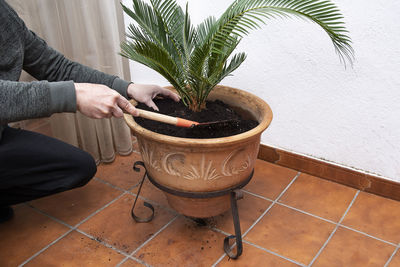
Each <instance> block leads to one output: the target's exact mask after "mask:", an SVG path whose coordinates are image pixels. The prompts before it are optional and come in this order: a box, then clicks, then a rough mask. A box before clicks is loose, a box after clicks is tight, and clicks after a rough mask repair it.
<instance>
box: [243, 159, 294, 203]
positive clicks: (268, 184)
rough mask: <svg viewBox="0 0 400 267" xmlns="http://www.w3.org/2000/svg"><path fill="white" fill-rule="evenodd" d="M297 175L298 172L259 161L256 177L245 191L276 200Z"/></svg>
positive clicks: (256, 165)
mask: <svg viewBox="0 0 400 267" xmlns="http://www.w3.org/2000/svg"><path fill="white" fill-rule="evenodd" d="M296 174H297V171H294V170H291V169H288V168H285V167H281V166H278V165H275V164H272V163H269V162H266V161H263V160H259V159H258V160H257V161H256V164H255V166H254V176H253V178H252V179H251V181H250V182H249V184H248V185H247V186H246V187H245V188H244V189H245V190H247V191H249V192H252V193H255V194H258V195H261V196H263V197H267V198H270V199H273V200H275V199H276V198H277V197H278V196H279V194H280V193H281V192H282V191H283V190H284V189H285V188H286V186H287V185H288V184H289V183H290V182H291V181H292V180H293V178H294V177H295V176H296Z"/></svg>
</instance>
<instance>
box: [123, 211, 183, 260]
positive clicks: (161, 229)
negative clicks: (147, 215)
mask: <svg viewBox="0 0 400 267" xmlns="http://www.w3.org/2000/svg"><path fill="white" fill-rule="evenodd" d="M178 217H179V215H175V217H173V218H172V219H171V220H170V221H169V222H168V223H166V224H165V225H164V226H163V227H161V228H160V229H159V230H158V231H157V232H156V233H155V234H154V235H152V236H151V237H150V238H148V239H147V240H146V241H144V242H143V243H142V244H141V245H140V246H139V247H137V248H136V249H135V250H134V251H132V252H131V253H130V254H129V256H128V257H126V258H125V259H123V260H122V261H121V262H120V263H118V264H117V265H116V267H119V266H121V264H123V263H124V262H126V261H127V260H128V258H130V257H133V255H134V254H135V253H136V252H138V251H139V250H140V249H142V248H143V247H144V246H145V245H146V244H147V243H149V242H150V241H151V240H153V239H154V238H155V237H156V236H157V235H158V234H159V233H161V232H162V231H163V230H164V229H165V228H167V227H168V226H169V225H170V224H171V223H173V222H174V221H175V220H176V219H177V218H178Z"/></svg>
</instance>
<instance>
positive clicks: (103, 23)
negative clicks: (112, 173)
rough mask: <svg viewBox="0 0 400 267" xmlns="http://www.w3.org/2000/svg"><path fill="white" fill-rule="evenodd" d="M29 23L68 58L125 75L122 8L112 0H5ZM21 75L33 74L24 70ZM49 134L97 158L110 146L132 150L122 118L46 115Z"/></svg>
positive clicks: (107, 156) (110, 155) (103, 158)
mask: <svg viewBox="0 0 400 267" xmlns="http://www.w3.org/2000/svg"><path fill="white" fill-rule="evenodd" d="M7 2H8V3H9V4H10V5H11V6H12V7H13V8H14V9H15V10H16V11H17V12H18V14H19V15H20V17H21V18H22V19H23V20H24V21H25V23H26V25H27V26H28V28H30V29H31V30H33V31H34V32H35V33H36V34H38V35H39V36H40V37H42V38H43V39H45V40H46V42H47V43H48V44H49V45H50V46H52V47H53V48H55V49H56V50H58V51H60V52H61V53H63V54H64V55H65V56H66V57H67V58H69V59H71V60H73V61H77V62H79V63H82V64H84V65H87V66H90V67H92V68H95V69H97V70H100V71H103V72H105V73H109V74H112V75H118V76H119V77H121V78H123V79H125V80H130V77H129V76H130V75H129V65H128V64H127V61H126V59H123V58H122V57H121V56H120V55H119V54H118V52H119V51H120V48H119V44H120V43H121V41H122V38H124V37H123V36H124V25H123V15H122V10H121V8H120V6H119V2H118V1H114V0H85V1H82V0H29V1H26V0H7ZM21 79H22V80H32V78H31V77H29V75H27V74H26V73H24V74H23V76H22V78H21ZM50 123H51V128H52V130H53V134H54V137H56V138H58V139H61V140H63V141H65V142H67V143H70V144H72V145H74V146H78V147H80V148H82V149H83V150H85V151H87V152H89V153H90V154H91V155H92V156H93V157H94V158H95V160H96V162H97V163H99V162H110V161H113V160H114V157H115V152H117V153H119V154H122V155H127V154H129V153H131V151H132V139H131V134H130V130H129V128H128V127H127V125H126V124H125V122H124V121H123V119H116V118H111V119H100V120H94V119H90V118H87V117H85V116H84V115H82V114H80V113H79V112H77V113H76V114H71V113H62V114H54V115H53V116H51V118H50Z"/></svg>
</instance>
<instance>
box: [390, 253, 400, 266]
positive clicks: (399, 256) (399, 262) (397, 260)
mask: <svg viewBox="0 0 400 267" xmlns="http://www.w3.org/2000/svg"><path fill="white" fill-rule="evenodd" d="M398 266H400V250H397V252H396V254H395V255H394V257H393V258H392V260H391V261H390V263H389V265H388V267H398Z"/></svg>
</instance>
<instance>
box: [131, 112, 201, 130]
mask: <svg viewBox="0 0 400 267" xmlns="http://www.w3.org/2000/svg"><path fill="white" fill-rule="evenodd" d="M136 110H138V111H139V117H142V118H145V119H149V120H153V121H160V122H164V123H168V124H172V125H175V126H178V127H186V128H189V127H191V126H192V125H197V124H199V123H198V122H195V121H190V120H185V119H182V118H177V117H172V116H168V115H164V114H159V113H155V112H151V111H147V110H143V109H139V108H137V109H136Z"/></svg>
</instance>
